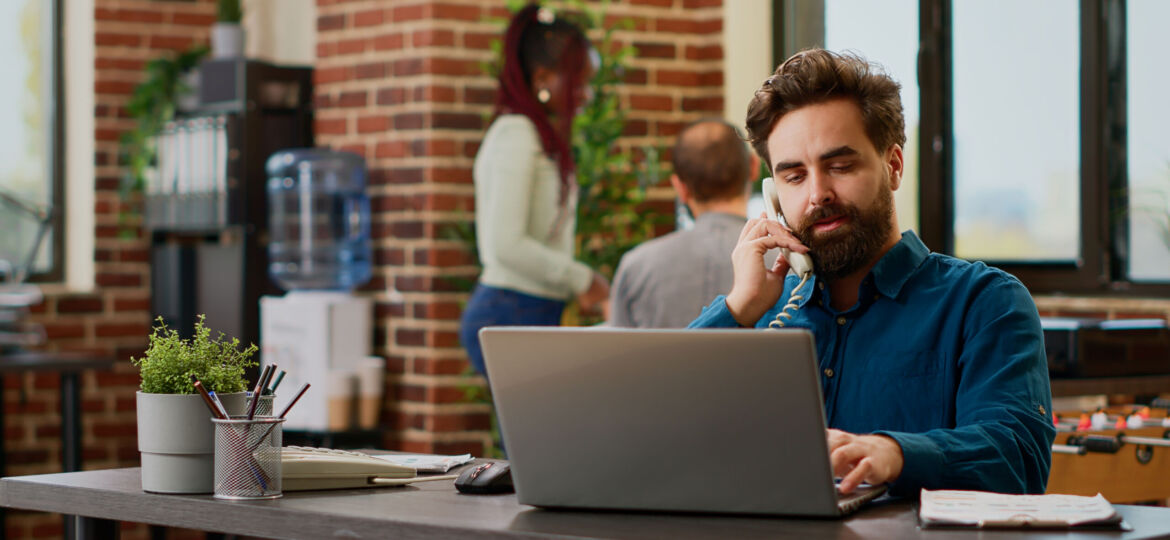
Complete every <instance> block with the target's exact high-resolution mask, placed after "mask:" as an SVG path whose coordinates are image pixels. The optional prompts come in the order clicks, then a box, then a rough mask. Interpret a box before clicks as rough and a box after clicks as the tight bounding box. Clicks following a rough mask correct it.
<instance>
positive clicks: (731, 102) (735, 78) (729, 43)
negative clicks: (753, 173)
mask: <svg viewBox="0 0 1170 540" xmlns="http://www.w3.org/2000/svg"><path fill="white" fill-rule="evenodd" d="M775 68H776V66H773V65H772V1H771V0H734V1H726V2H723V117H724V118H725V119H726V120H727V121H728V122H731V123H732V125H735V126H739V127H740V128H743V121H744V115H745V113H746V112H747V106H748V103H749V102H750V101H751V100H752V96H753V95H754V94H755V91H756V90H757V89H759V87H760V83H762V82H764V79H767V78H768V76H769V75H771V74H772V70H774V69H775Z"/></svg>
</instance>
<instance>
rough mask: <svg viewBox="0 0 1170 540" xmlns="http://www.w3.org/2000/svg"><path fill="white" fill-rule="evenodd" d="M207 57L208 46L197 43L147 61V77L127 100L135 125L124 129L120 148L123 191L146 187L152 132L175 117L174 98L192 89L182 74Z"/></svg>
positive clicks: (153, 156) (151, 160) (152, 158)
mask: <svg viewBox="0 0 1170 540" xmlns="http://www.w3.org/2000/svg"><path fill="white" fill-rule="evenodd" d="M204 56H207V47H204V46H198V47H194V48H192V49H190V50H188V51H185V52H182V53H180V54H178V55H177V56H175V57H174V58H170V57H159V58H155V59H154V60H151V61H149V62H147V63H146V77H145V78H143V80H142V82H140V83H138V86H135V87H134V92H133V93H132V94H130V100H129V101H128V102H127V103H126V111H127V112H128V113H130V116H131V117H132V118H133V119H134V127H133V128H131V129H129V130H127V131H125V132H123V133H122V137H121V148H122V152H123V154H124V155H125V158H126V164H127V165H128V177H127V179H126V181H125V182H123V188H124V191H127V192H141V191H142V190H143V188H145V186H146V171H147V169H149V168H150V167H151V166H152V165H153V164H154V160H155V152H156V148H155V141H154V137H155V135H158V133H159V132H160V131H162V128H163V126H165V125H166V123H167V122H170V121H171V120H172V119H174V117H175V99H176V98H177V96H179V95H180V94H182V93H183V92H188V91H190V90H191V89H190V88H188V87H187V85H185V84H183V81H182V76H183V74H184V73H186V72H188V71H190V70H191V69H194V68H195V66H197V65H199V61H200V60H202V59H203V57H204Z"/></svg>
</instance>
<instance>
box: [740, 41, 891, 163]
mask: <svg viewBox="0 0 1170 540" xmlns="http://www.w3.org/2000/svg"><path fill="white" fill-rule="evenodd" d="M900 89H901V85H899V84H898V83H897V82H896V81H894V79H892V78H890V76H889V75H887V74H886V73H885V71H884V70H882V69H881V67H879V66H877V65H872V64H870V63H869V62H867V61H866V60H865V59H864V58H862V57H860V56H858V55H855V54H851V53H835V52H832V51H826V50H824V49H808V50H804V51H801V52H798V53H796V54H794V55H792V56H791V57H790V58H789V59H788V60H785V61H784V63H783V64H780V67H777V68H776V72H775V73H774V74H773V75H772V76H771V77H769V78H768V80H766V81H764V84H763V86H762V87H761V88H760V89H759V90H757V91H756V95H755V97H754V98H752V101H751V103H750V104H749V105H748V112H747V131H748V142H750V143H751V145H752V148H754V149H755V151H756V153H757V154H759V156H760V158H761V159H763V160H764V162H765V163H767V165H768V168H769V169H771V167H772V159H771V156H769V155H768V136H769V135H771V133H772V129H774V128H775V127H776V122H778V121H779V120H780V118H781V117H783V116H784V115H785V114H788V113H789V112H792V111H794V110H796V109H799V108H801V107H804V106H807V105H816V104H819V103H824V102H826V101H831V100H835V99H842V98H844V99H851V100H853V102H854V103H856V104H857V106H858V107H859V108H861V118H862V121H863V122H864V123H865V133H866V135H867V136H869V140H870V142H872V143H873V145H874V148H877V151H878V152H879V153H881V152H885V151H886V150H887V149H889V147H890V146H892V145H895V144H897V145H899V146H905V144H906V120H905V119H904V118H903V116H902V99H901V97H900V95H899V93H898V92H899V90H900Z"/></svg>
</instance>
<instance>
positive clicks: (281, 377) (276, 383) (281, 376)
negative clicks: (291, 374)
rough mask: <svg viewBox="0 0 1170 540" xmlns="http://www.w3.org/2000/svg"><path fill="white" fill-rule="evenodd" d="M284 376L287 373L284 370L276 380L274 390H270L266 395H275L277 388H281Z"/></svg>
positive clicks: (273, 385)
mask: <svg viewBox="0 0 1170 540" xmlns="http://www.w3.org/2000/svg"><path fill="white" fill-rule="evenodd" d="M284 374H285V371H284V370H283V369H282V370H280V373H279V374H278V375H277V376H276V380H275V381H273V382H272V388H269V389H268V390H266V391H265V393H269V394H275V393H276V387H277V386H280V381H283V380H284Z"/></svg>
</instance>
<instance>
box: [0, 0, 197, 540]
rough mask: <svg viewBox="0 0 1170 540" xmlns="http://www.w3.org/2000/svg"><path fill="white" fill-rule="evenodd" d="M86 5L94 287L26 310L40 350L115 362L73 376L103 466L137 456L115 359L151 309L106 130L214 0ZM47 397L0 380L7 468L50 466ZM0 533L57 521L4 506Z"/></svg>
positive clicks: (89, 460)
mask: <svg viewBox="0 0 1170 540" xmlns="http://www.w3.org/2000/svg"><path fill="white" fill-rule="evenodd" d="M93 3H94V13H93V16H94V19H95V20H94V41H95V50H94V70H95V73H94V78H95V80H94V89H93V91H94V96H95V97H94V111H93V114H94V117H95V125H94V138H95V145H94V150H95V155H94V158H93V159H94V165H95V173H96V178H95V179H94V189H95V190H96V193H95V199H94V208H93V211H94V212H95V214H96V220H95V221H96V226H95V230H94V234H95V235H96V238H95V249H94V253H93V257H94V264H95V280H96V287H95V289H94V291H93V292H91V293H86V294H75V293H67V292H64V291H63V290H62V289H61V288H60V287H59V286H56V287H55V286H48V287H46V288H45V291H46V299H45V302H44V303H43V304H42V305H40V306H37V308H36V309H35V313H36V315H35V318H36V320H37V321H38V322H42V323H43V324H44V325H45V329H46V332H47V334H48V338H49V342H48V349H50V350H63V351H64V350H69V351H90V352H93V353H98V354H102V355H107V356H114V357H116V358H117V359H118V360H119V363H118V365H117V367H116V368H115V369H114V370H113V371H112V372H102V373H95V372H86V373H85V374H84V375H83V376H82V377H81V386H82V402H81V406H82V411H83V416H84V424H83V429H82V442H83V454H82V458H83V460H84V466H85V468H86V469H103V468H111V467H128V466H136V465H137V464H138V447H137V439H136V437H135V432H136V427H135V415H134V392H135V391H136V390H137V389H138V374H137V371H136V370H135V369H134V368H133V367H132V366H131V365H130V363H129V362H128V361H127V360H128V358H129V357H130V355H141V353H142V351H143V349H144V348H145V346H146V335H147V333H148V332H149V329H150V319H151V317H150V291H149V286H150V282H149V280H150V268H149V264H148V251H147V243H146V241H145V239H144V238H143V237H142V234H141V229H140V227H139V225H138V224H139V222H138V221H137V220H136V219H134V218H130V219H125V218H120V215H121V214H123V213H124V212H126V211H130V212H133V211H135V210H137V208H138V204H137V202H136V200H133V199H132V200H126V199H125V198H124V197H123V196H122V195H121V193H120V184H121V179H122V177H123V175H124V174H125V168H124V167H123V166H122V165H121V164H119V163H118V137H119V135H120V134H121V133H122V132H123V131H124V130H126V129H127V128H128V127H130V126H132V125H133V121H132V120H131V119H130V118H129V117H128V115H127V113H126V110H125V104H126V101H127V98H128V96H129V95H130V92H131V91H132V90H133V88H134V86H135V85H136V84H137V83H138V81H139V80H140V79H141V76H142V70H143V67H144V66H145V64H146V62H147V61H148V60H150V59H152V58H155V57H157V56H159V55H162V54H167V53H170V52H172V51H178V50H185V49H187V48H188V47H190V46H191V45H193V44H195V43H206V41H207V35H208V31H209V28H210V25H211V23H213V22H214V21H215V1H214V0H94V2H93ZM66 84H68V82H66ZM72 211H74V212H76V211H79V210H72ZM67 215H68V214H67ZM66 219H68V217H66ZM58 395H59V380H58V377H57V375H55V374H37V375H32V374H28V375H10V376H6V377H5V378H4V401H5V403H4V414H5V424H6V429H5V432H4V443H5V448H6V451H7V458H8V470H7V474H9V475H19V474H36V473H47V472H58V471H60V470H61V468H60V467H61V466H60V463H61V456H60V445H61V442H60V416H59V414H58V410H59V408H58V405H59V404H58ZM7 533H8V537H9V538H54V537H60V536H61V534H62V531H61V520H60V517H59V516H55V515H50V514H41V513H24V512H9V514H8V520H7ZM145 533H146V531H145V527H142V526H137V527H133V526H131V527H128V528H127V529H126V534H125V536H124V537H126V538H135V537H145ZM179 536H182V535H179ZM173 537H176V536H175V535H172V538H173Z"/></svg>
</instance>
